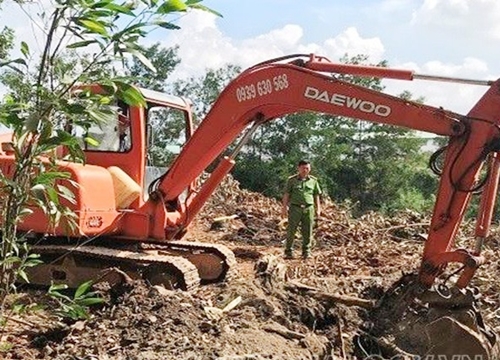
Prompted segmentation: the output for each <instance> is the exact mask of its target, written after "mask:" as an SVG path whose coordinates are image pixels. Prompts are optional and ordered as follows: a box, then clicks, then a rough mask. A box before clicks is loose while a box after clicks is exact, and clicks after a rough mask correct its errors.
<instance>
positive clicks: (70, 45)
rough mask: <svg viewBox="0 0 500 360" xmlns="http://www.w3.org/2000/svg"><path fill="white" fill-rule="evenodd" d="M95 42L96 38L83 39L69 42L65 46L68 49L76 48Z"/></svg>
mask: <svg viewBox="0 0 500 360" xmlns="http://www.w3.org/2000/svg"><path fill="white" fill-rule="evenodd" d="M96 42H97V41H96V40H84V41H78V42H76V43H73V44H69V45H68V46H66V47H67V48H68V49H76V48H81V47H85V46H87V45H90V44H94V43H96Z"/></svg>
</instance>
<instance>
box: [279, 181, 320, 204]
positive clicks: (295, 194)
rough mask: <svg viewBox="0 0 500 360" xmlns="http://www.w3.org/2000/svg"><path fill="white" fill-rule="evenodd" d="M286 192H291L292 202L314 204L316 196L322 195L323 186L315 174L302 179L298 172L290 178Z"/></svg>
mask: <svg viewBox="0 0 500 360" xmlns="http://www.w3.org/2000/svg"><path fill="white" fill-rule="evenodd" d="M285 193H288V194H290V201H289V202H290V204H295V205H312V204H314V197H315V196H317V195H321V188H320V187H319V183H318V179H316V178H315V177H314V176H311V175H309V176H308V177H306V178H305V179H300V178H299V175H298V174H296V175H293V176H290V177H289V178H288V180H287V182H286V188H285Z"/></svg>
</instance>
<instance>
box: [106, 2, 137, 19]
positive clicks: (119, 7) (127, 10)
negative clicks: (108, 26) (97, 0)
mask: <svg viewBox="0 0 500 360" xmlns="http://www.w3.org/2000/svg"><path fill="white" fill-rule="evenodd" d="M106 9H109V10H112V11H116V12H118V13H121V14H125V15H130V16H134V15H135V14H134V13H133V12H132V10H131V9H130V8H129V7H126V6H122V5H118V4H115V3H109V4H108V5H106Z"/></svg>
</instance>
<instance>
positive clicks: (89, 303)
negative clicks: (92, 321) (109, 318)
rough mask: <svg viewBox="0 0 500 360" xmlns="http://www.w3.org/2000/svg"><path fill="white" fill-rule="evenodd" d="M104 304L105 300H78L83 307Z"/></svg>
mask: <svg viewBox="0 0 500 360" xmlns="http://www.w3.org/2000/svg"><path fill="white" fill-rule="evenodd" d="M103 302H104V299H103V298H86V299H81V300H78V304H80V305H82V306H90V305H96V304H102V303H103Z"/></svg>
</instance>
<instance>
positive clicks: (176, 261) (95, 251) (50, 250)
mask: <svg viewBox="0 0 500 360" xmlns="http://www.w3.org/2000/svg"><path fill="white" fill-rule="evenodd" d="M31 249H32V251H33V252H34V253H37V254H41V255H43V254H60V255H61V256H63V255H66V254H77V255H82V256H87V257H90V258H93V259H106V260H114V261H124V262H127V263H132V264H134V263H138V264H160V265H162V264H165V265H168V266H169V267H174V268H175V269H176V270H177V271H178V272H179V273H180V274H182V276H183V279H182V283H184V287H185V288H184V290H192V289H195V288H196V287H198V286H199V284H200V277H199V276H198V269H196V266H194V264H192V263H191V262H190V261H188V260H187V259H185V258H183V257H180V256H169V255H153V254H148V253H141V252H134V251H129V250H120V249H112V248H105V247H99V246H80V247H75V246H65V245H49V246H40V245H37V246H33V247H32V248H31ZM103 264H105V262H103Z"/></svg>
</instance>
